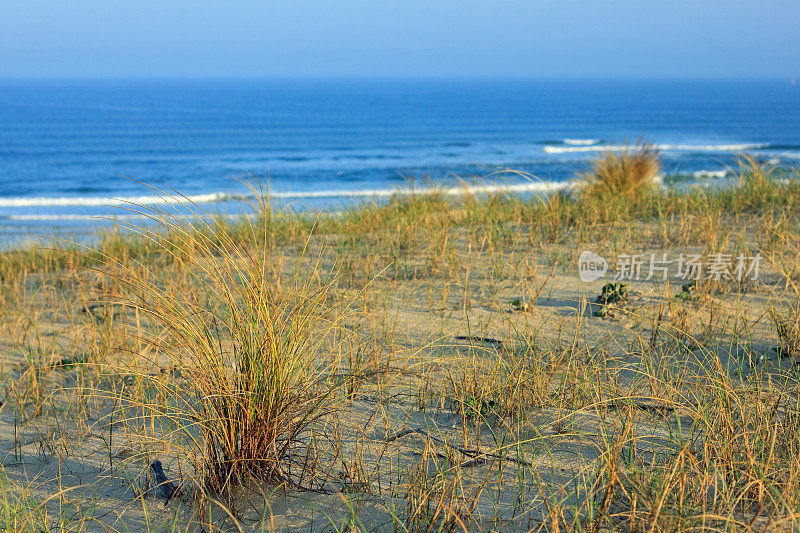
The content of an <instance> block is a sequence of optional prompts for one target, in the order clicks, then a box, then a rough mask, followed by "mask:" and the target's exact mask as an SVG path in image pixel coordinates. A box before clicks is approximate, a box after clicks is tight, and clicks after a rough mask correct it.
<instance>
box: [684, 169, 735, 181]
mask: <svg viewBox="0 0 800 533" xmlns="http://www.w3.org/2000/svg"><path fill="white" fill-rule="evenodd" d="M727 175H728V171H727V170H698V171H696V172H692V177H693V178H695V179H701V178H724V177H725V176H727Z"/></svg>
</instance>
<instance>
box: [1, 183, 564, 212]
mask: <svg viewBox="0 0 800 533" xmlns="http://www.w3.org/2000/svg"><path fill="white" fill-rule="evenodd" d="M571 186H572V182H569V181H565V182H554V181H553V182H544V181H531V182H526V183H516V184H501V185H465V186H460V187H444V188H436V187H432V188H426V189H402V188H393V189H359V190H323V191H297V192H288V191H274V192H270V193H269V194H268V196H269V197H270V198H275V199H286V200H302V199H325V198H387V197H390V196H394V195H400V196H416V195H422V194H430V193H434V192H438V193H441V194H444V195H447V196H459V195H463V194H487V193H495V192H549V191H556V190H560V189H565V188H569V187H571ZM252 199H254V196H253V195H251V194H228V193H222V192H214V193H208V194H195V195H187V196H177V195H176V196H155V195H154V196H129V197H122V198H105V197H99V196H84V197H56V198H48V197H41V196H39V197H12V198H0V207H85V206H103V207H116V206H129V205H164V204H177V203H196V204H207V203H216V202H225V201H237V200H238V201H243V200H252ZM15 216H28V215H15ZM30 216H47V215H30ZM58 216H62V215H58ZM64 216H75V217H78V216H83V215H64Z"/></svg>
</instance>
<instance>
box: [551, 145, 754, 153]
mask: <svg viewBox="0 0 800 533" xmlns="http://www.w3.org/2000/svg"><path fill="white" fill-rule="evenodd" d="M655 147H656V148H657V149H658V150H661V151H664V152H670V151H681V152H741V151H743V150H754V149H757V148H769V144H657V145H656V146H655ZM625 148H630V146H625V145H622V144H597V145H591V146H544V147H543V148H542V149H543V150H544V151H545V153H548V154H563V153H571V152H604V151H607V150H623V149H625Z"/></svg>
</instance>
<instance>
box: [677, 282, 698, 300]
mask: <svg viewBox="0 0 800 533" xmlns="http://www.w3.org/2000/svg"><path fill="white" fill-rule="evenodd" d="M696 297H697V293H696V292H695V282H694V281H690V282H689V283H684V284H683V285H681V292H679V293H678V294H676V295H675V299H677V300H683V301H685V302H688V301H691V300H694V299H695V298H696Z"/></svg>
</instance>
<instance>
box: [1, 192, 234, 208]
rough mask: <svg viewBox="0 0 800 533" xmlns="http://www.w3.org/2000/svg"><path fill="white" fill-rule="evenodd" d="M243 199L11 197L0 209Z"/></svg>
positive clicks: (199, 196) (226, 196) (227, 196)
mask: <svg viewBox="0 0 800 533" xmlns="http://www.w3.org/2000/svg"><path fill="white" fill-rule="evenodd" d="M243 198H245V196H244V195H235V194H226V193H221V192H215V193H208V194H195V195H187V196H185V197H177V196H176V197H168V196H157V195H152V196H129V197H122V198H111V197H103V196H76V197H69V196H60V197H46V196H31V197H11V198H0V207H77V206H118V205H130V204H134V205H135V204H140V205H159V204H169V203H174V202H175V201H176V200H178V199H180V200H183V201H185V202H194V203H198V204H206V203H213V202H221V201H225V200H237V199H243Z"/></svg>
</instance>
